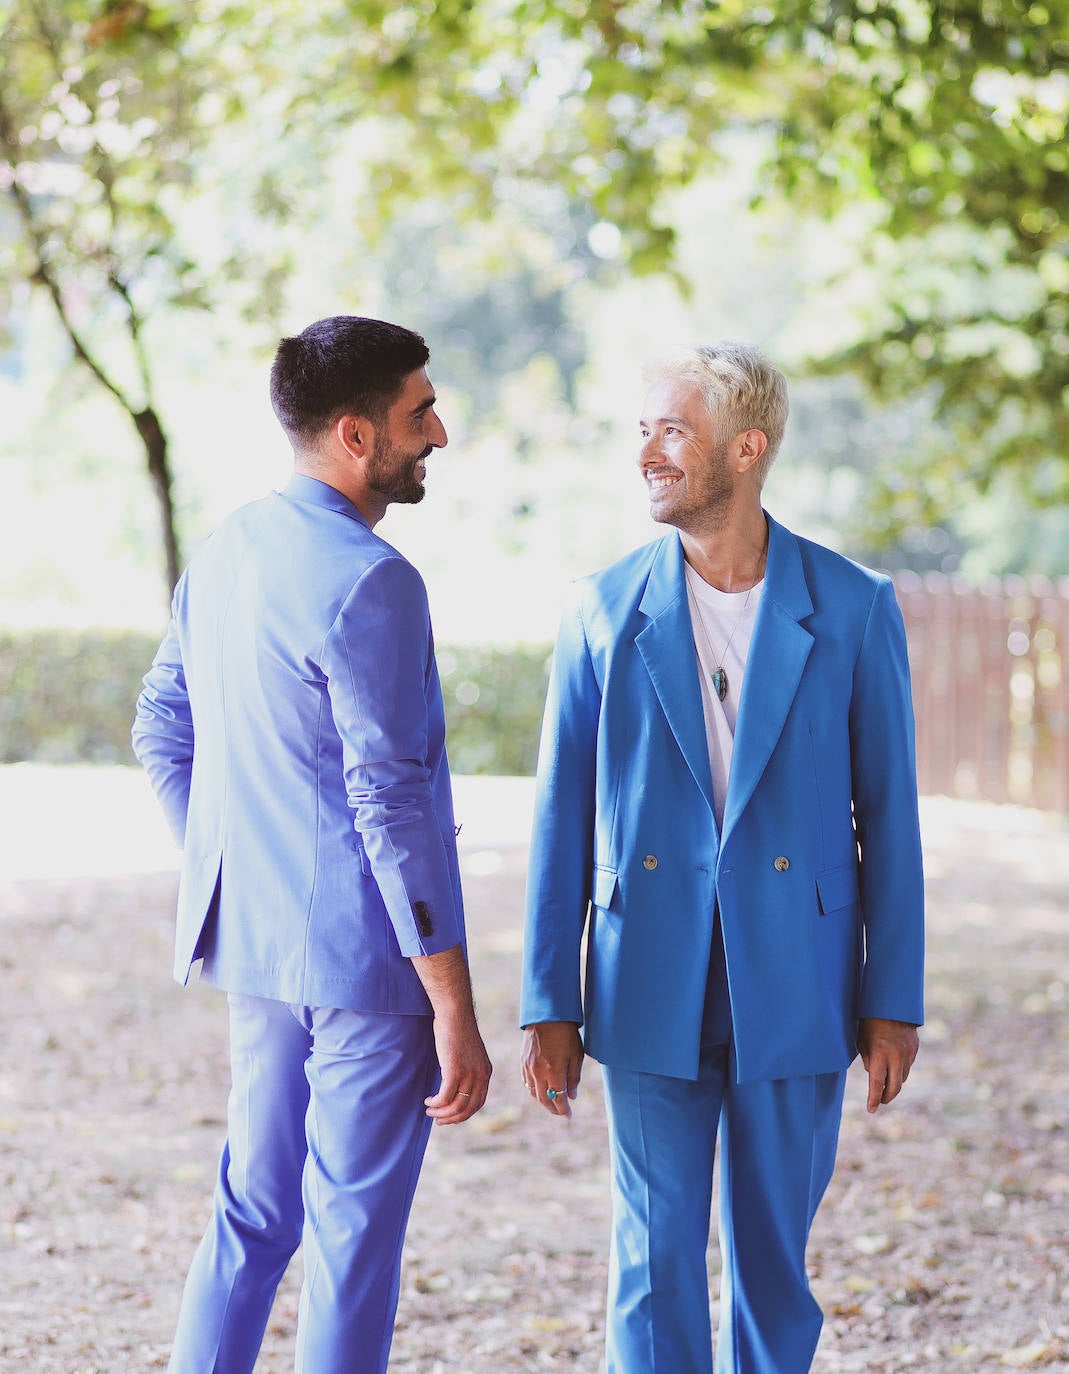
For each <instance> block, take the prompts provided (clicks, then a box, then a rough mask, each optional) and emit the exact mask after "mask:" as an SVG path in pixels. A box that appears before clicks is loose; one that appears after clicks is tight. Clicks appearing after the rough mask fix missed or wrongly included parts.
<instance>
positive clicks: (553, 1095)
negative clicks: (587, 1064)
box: [546, 1088, 564, 1102]
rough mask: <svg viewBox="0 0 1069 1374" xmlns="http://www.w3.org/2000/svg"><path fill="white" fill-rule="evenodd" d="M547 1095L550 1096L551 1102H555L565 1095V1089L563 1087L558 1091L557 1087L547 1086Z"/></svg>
mask: <svg viewBox="0 0 1069 1374" xmlns="http://www.w3.org/2000/svg"><path fill="white" fill-rule="evenodd" d="M546 1096H547V1097H548V1098H549V1100H550V1102H555V1101H556V1100H557V1098H558V1097H563V1096H564V1090H563V1088H562V1089H561V1091H560V1092H558V1091H557V1090H556V1088H547V1089H546Z"/></svg>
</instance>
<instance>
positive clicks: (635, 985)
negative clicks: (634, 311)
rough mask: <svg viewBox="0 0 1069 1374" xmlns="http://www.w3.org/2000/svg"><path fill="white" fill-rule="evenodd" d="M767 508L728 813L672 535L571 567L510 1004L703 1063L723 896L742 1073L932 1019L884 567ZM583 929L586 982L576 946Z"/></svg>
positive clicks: (905, 688) (913, 795)
mask: <svg viewBox="0 0 1069 1374" xmlns="http://www.w3.org/2000/svg"><path fill="white" fill-rule="evenodd" d="M767 518H768V528H769V544H768V557H767V563H766V569H765V583H764V590H763V594H762V598H761V603H760V607H759V609H758V613H757V619H756V623H755V626H754V633H753V638H752V642H751V646H750V652H749V658H748V661H747V667H746V674H745V678H744V681H743V687H742V695H741V700H740V703H739V712H738V719H737V722H736V730H735V740H734V750H733V755H732V762H731V770H730V778H729V783H728V792H727V798H726V809H725V813H724V821H723V833H722V834H719V833H718V831H717V825H716V820H715V817H714V812H713V798H712V783H711V777H710V767H709V755H708V746H707V741H706V734H705V725H704V717H703V709H702V700H701V688H700V682H699V678H698V671H699V670H698V665H697V661H696V656H695V650H694V639H693V633H692V629H691V620H690V612H689V608H688V602H687V595H686V587H685V581H684V558H683V551H682V546H681V543H680V540H679V536H678V535H677V534H676V533H675V532H672V533H670V534H668V535H667V536H665V537H662V538H660V539H657V540H655V541H654V542H653V543H651V544H649V545H647V546H645V547H644V548H641V549H639V550H637V551H635V552H634V553H632V554H630V555H628V556H627V557H625V558H623V559H621V560H620V561H619V562H617V563H616V564H614V565H613V566H612V567H610V568H608V569H607V570H605V571H603V572H601V573H598V574H596V575H594V576H592V577H589V578H586V579H583V580H582V581H580V582H578V583H577V584H575V586H574V587H573V594H572V597H571V601H570V604H569V605H568V607H567V609H566V610H565V613H564V615H563V618H562V622H561V628H560V632H559V635H558V639H557V644H556V648H555V651H554V656H553V665H552V669H551V673H550V686H549V692H548V696H547V702H546V710H545V718H544V722H543V729H542V739H541V745H540V752H539V764H538V784H537V793H536V804H535V823H534V832H533V838H532V847H531V856H530V866H529V876H528V890H527V920H526V932H525V941H524V978H523V993H522V1006H521V1021H522V1022H523V1024H530V1023H532V1022H540V1021H575V1022H577V1023H579V1024H581V1025H583V1027H584V1039H585V1046H586V1049H587V1051H588V1052H589V1053H590V1054H591V1055H592V1056H593V1057H594V1058H595V1059H598V1060H600V1061H602V1062H603V1063H605V1064H609V1065H614V1066H617V1067H620V1068H626V1069H632V1070H637V1071H645V1072H650V1073H659V1074H665V1075H668V1076H675V1077H680V1078H694V1077H696V1076H697V1072H698V1059H699V1041H700V1032H701V1022H702V1015H703V1009H704V1003H705V993H706V979H707V974H708V970H709V959H710V948H711V940H712V934H713V930H714V915H715V912H716V909H717V907H719V912H720V919H721V926H722V931H723V941H724V953H725V957H726V962H727V972H728V982H729V986H730V997H731V1017H732V1025H733V1041H734V1048H735V1055H736V1063H737V1073H738V1078H739V1081H742V1082H745V1081H750V1080H755V1079H771V1078H785V1077H794V1076H797V1075H809V1074H818V1073H826V1072H833V1071H837V1070H839V1069H842V1068H844V1067H846V1065H848V1064H849V1062H850V1061H851V1059H852V1058H853V1057H854V1055H855V1054H856V1048H857V1023H858V1019H859V1018H861V1017H887V1018H891V1019H894V1020H901V1021H909V1022H913V1023H916V1024H919V1023H920V1022H921V1021H922V1020H923V1005H922V1003H923V997H922V983H923V973H922V967H923V944H924V938H923V919H924V917H923V880H922V868H921V846H920V836H919V825H918V813H917V788H916V776H915V763H914V734H913V714H912V704H911V695H910V681H909V667H908V662H907V657H906V640H905V633H904V629H903V624H902V617H901V614H900V612H899V610H898V606H897V603H896V602H895V598H894V591H893V587H892V584H891V583H890V581H889V579H887V578H886V577H883V576H880V575H877V574H875V573H873V572H870V571H869V570H867V569H865V568H862V567H860V566H858V565H857V564H855V563H852V562H850V561H849V560H847V559H846V558H843V557H841V556H840V555H838V554H836V553H833V552H832V551H830V550H828V549H826V548H823V547H821V546H820V545H818V544H815V543H812V542H810V541H808V540H805V539H801V538H798V537H797V536H795V535H794V534H792V533H791V532H790V531H789V530H787V529H785V528H784V527H783V526H781V525H779V524H777V523H776V521H775V520H773V519H772V518H771V517H767ZM584 938H585V944H586V954H585V981H584V979H583V977H582V968H581V947H582V944H583V942H584Z"/></svg>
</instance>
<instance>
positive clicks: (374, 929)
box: [133, 316, 491, 1374]
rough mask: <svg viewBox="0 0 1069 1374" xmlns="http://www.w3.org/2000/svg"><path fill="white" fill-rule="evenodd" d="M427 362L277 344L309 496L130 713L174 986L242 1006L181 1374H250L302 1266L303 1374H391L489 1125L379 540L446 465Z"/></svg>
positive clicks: (279, 500)
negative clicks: (418, 1285) (439, 1174)
mask: <svg viewBox="0 0 1069 1374" xmlns="http://www.w3.org/2000/svg"><path fill="white" fill-rule="evenodd" d="M428 356H429V355H428V351H427V346H426V344H425V343H424V341H423V340H422V339H421V338H420V336H419V335H418V334H413V333H412V332H411V331H410V330H407V329H402V328H400V327H398V326H397V325H392V324H386V323H384V322H382V321H379V320H369V319H363V318H360V317H355V316H339V317H335V318H331V319H325V320H320V321H318V322H317V323H316V324H313V325H311V326H310V327H309V328H308V329H306V330H305V331H304V332H303V333H302V334H300V335H298V336H297V337H296V338H290V339H283V340H282V342H281V343H280V344H279V347H278V352H277V354H276V357H275V361H274V366H273V368H272V371H271V399H272V403H273V405H274V407H275V411H276V414H277V415H278V418H279V421H280V423H281V424H282V426H283V428H284V429H285V431H286V433H287V435H288V436H289V438H290V441H291V443H292V445H293V451H294V466H295V472H294V475H293V477H292V478H291V479H290V481H289V483H288V484H287V485H286V487H285V488H284V489H283V490H282V491H281V492H276V493H273V494H272V495H270V496H268V497H266V498H265V499H264V500H261V501H256V502H253V503H252V504H251V505H249V506H246V507H244V508H243V509H241V510H239V511H237V512H235V513H234V514H233V515H231V516H230V517H229V518H228V519H227V520H226V521H224V522H223V524H222V525H221V526H220V527H219V529H218V530H217V531H216V532H215V534H214V535H213V536H212V537H211V538H210V539H209V540H208V541H207V543H206V544H205V545H204V547H203V548H202V549H201V550H200V552H199V553H198V554H197V555H196V557H195V558H194V559H193V560H192V562H191V563H190V566H189V567H188V568H187V569H186V571H185V573H184V574H183V576H182V578H181V580H180V582H179V584H178V587H177V588H176V591H175V597H174V605H173V613H172V618H171V624H170V627H169V629H168V632H167V635H166V637H165V638H164V641H163V643H162V645H161V646H160V649H159V651H158V653H157V654H156V658H155V660H154V661H153V665H152V668H151V670H150V671H149V673H148V675H147V676H146V678H145V684H144V690H143V691H142V693H141V696H140V698H139V700H138V705H137V719H136V721H135V724H134V732H133V738H134V748H135V751H136V753H137V755H138V757H139V758H140V760H141V762H142V763H143V764H144V766H145V768H146V770H147V772H148V774H149V777H150V779H151V781H152V785H153V787H154V788H155V791H156V793H157V795H158V797H159V799H160V802H161V803H162V805H163V807H164V810H165V812H166V814H167V818H168V820H169V822H170V824H171V827H172V829H173V831H174V834H175V836H176V838H177V839H178V841H179V843H180V844H181V845H182V847H183V865H182V879H181V885H180V889H179V899H178V921H177V934H176V952H175V976H176V977H177V978H178V980H179V981H180V982H183V983H184V982H186V981H187V980H188V978H189V974H190V970H191V967H192V965H193V963H194V961H196V960H198V959H199V960H202V961H203V962H202V968H201V977H202V978H204V979H206V980H207V981H209V982H211V983H214V984H215V985H217V986H218V987H220V988H222V989H224V990H225V991H226V992H227V994H228V998H229V1004H230V1031H231V1073H232V1087H231V1093H230V1100H229V1107H228V1134H227V1140H226V1144H225V1146H224V1149H223V1154H222V1160H221V1165H220V1169H219V1176H218V1182H217V1186H216V1192H215V1207H214V1213H213V1216H212V1219H211V1222H210V1223H209V1226H208V1229H207V1232H206V1233H205V1236H204V1239H203V1241H202V1242H201V1245H200V1248H199V1250H198V1251H197V1254H196V1256H195V1258H194V1260H193V1264H192V1267H191V1269H190V1273H189V1277H188V1279H187V1282H186V1289H185V1294H184V1297H183V1301H182V1308H181V1313H180V1316H179V1320H178V1330H177V1334H176V1336H175V1343H174V1349H173V1353H172V1356H171V1362H170V1366H169V1367H170V1369H171V1370H172V1371H173V1374H208V1372H209V1371H217V1374H247V1372H248V1371H251V1370H252V1369H253V1366H254V1365H255V1362H256V1356H257V1353H258V1351H259V1348H260V1343H261V1341H262V1338H263V1333H264V1329H265V1326H266V1323H267V1319H268V1316H269V1314H270V1310H271V1305H272V1302H273V1299H274V1294H275V1290H276V1288H277V1285H278V1282H279V1280H280V1279H281V1277H282V1274H283V1273H284V1271H285V1269H286V1266H287V1264H288V1262H289V1260H290V1257H291V1256H292V1254H293V1253H294V1251H295V1250H296V1248H297V1246H298V1244H300V1243H301V1242H302V1240H303V1245H304V1267H305V1278H304V1286H303V1289H302V1292H301V1302H300V1312H299V1317H298V1330H297V1365H296V1367H297V1369H298V1370H299V1371H305V1374H335V1372H336V1374H343V1371H344V1374H382V1371H384V1370H385V1369H386V1364H387V1360H388V1357H389V1350H390V1342H391V1338H392V1334H393V1320H394V1312H395V1309H396V1305H397V1296H398V1286H399V1276H400V1265H401V1246H402V1242H403V1238H404V1232H405V1226H406V1224H407V1220H408V1213H409V1208H410V1206H411V1202H412V1197H413V1193H414V1190H415V1186H416V1180H417V1177H418V1174H419V1169H420V1165H421V1162H422V1159H423V1153H424V1150H425V1148H426V1144H427V1138H428V1133H429V1130H430V1126H431V1123H432V1122H433V1121H437V1122H438V1123H439V1124H442V1125H449V1124H453V1123H457V1122H462V1121H466V1120H468V1118H469V1117H471V1116H473V1115H474V1114H475V1113H476V1112H477V1111H478V1110H479V1109H480V1108H481V1107H482V1105H483V1103H484V1101H485V1100H486V1093H487V1088H488V1085H489V1079H490V1073H491V1068H490V1062H489V1060H488V1058H487V1055H486V1051H485V1048H484V1046H483V1042H482V1038H481V1036H480V1034H479V1029H478V1025H477V1023H476V1018H475V1011H474V1006H473V1002H472V993H471V985H470V980H469V976H468V967H467V958H466V953H465V941H464V918H463V908H462V901H461V891H460V877H459V870H458V865H457V854H456V842H455V830H454V823H453V807H452V797H451V792H450V782H449V768H448V763H447V761H446V754H445V721H444V713H443V707H442V693H441V687H440V684H439V681H438V673H437V669H436V666H435V660H434V652H433V642H432V636H431V626H430V618H429V613H428V606H427V596H426V591H425V589H424V586H423V582H422V579H421V578H420V576H419V574H418V573H417V572H416V570H415V568H413V567H412V565H411V564H410V563H408V562H407V561H406V560H405V559H404V558H402V556H401V555H400V554H399V553H398V552H397V551H396V550H395V549H393V548H391V547H390V545H389V544H387V543H386V542H385V541H384V540H382V539H380V538H378V537H377V536H376V535H375V534H374V533H373V532H372V531H373V528H374V526H375V525H376V523H377V522H378V521H379V520H380V519H381V518H382V516H383V514H384V513H385V511H386V508H387V507H388V506H389V505H390V504H391V503H392V502H403V503H413V502H417V501H420V500H421V499H422V497H423V493H424V488H423V482H424V478H425V476H426V460H427V459H428V457H429V456H430V455H431V453H432V452H433V451H434V450H435V449H437V448H443V447H444V446H445V444H446V434H445V430H444V428H443V427H442V423H441V421H440V420H439V418H438V415H437V413H436V410H435V403H436V397H435V393H434V390H433V388H432V386H431V383H430V380H429V379H428V376H427V372H426V369H425V364H426V362H427V360H428Z"/></svg>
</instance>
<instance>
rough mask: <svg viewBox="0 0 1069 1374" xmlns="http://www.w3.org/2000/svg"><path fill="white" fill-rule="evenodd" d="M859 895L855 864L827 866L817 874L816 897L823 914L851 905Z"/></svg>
mask: <svg viewBox="0 0 1069 1374" xmlns="http://www.w3.org/2000/svg"><path fill="white" fill-rule="evenodd" d="M859 896H860V892H859V889H858V885H857V865H856V864H843V866H842V867H841V868H829V869H828V870H827V872H825V873H818V874H817V899H818V901H819V902H820V910H821V913H822V914H823V915H827V913H828V912H829V911H839V910H840V909H841V908H842V907H844V906H852V905H853V903H854V902H856V901H857V900H858V897H859Z"/></svg>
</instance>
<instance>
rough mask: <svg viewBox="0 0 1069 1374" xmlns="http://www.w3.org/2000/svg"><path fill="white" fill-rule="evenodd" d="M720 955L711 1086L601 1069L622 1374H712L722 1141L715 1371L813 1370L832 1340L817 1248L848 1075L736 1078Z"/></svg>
mask: <svg viewBox="0 0 1069 1374" xmlns="http://www.w3.org/2000/svg"><path fill="white" fill-rule="evenodd" d="M714 950H715V951H716V953H715V954H714V959H713V965H712V968H711V970H710V979H709V995H708V998H707V1004H706V1016H705V1024H704V1026H703V1034H702V1054H701V1067H700V1070H699V1075H698V1078H697V1080H696V1081H691V1080H688V1079H679V1078H666V1077H662V1076H661V1075H659V1074H646V1073H634V1072H631V1071H629V1070H621V1069H614V1068H611V1067H604V1069H603V1079H604V1085H605V1099H606V1107H607V1112H608V1119H609V1140H610V1153H611V1161H612V1195H613V1237H612V1246H611V1250H610V1257H609V1295H608V1313H607V1320H606V1359H607V1370H608V1374H713V1367H714V1366H713V1341H712V1329H711V1325H712V1324H711V1320H710V1313H709V1288H708V1280H707V1271H706V1250H707V1247H708V1243H709V1223H710V1211H711V1207H712V1188H713V1160H714V1155H715V1151H716V1144H717V1136H718V1134H719V1138H720V1229H719V1238H720V1250H721V1255H722V1258H723V1270H722V1276H721V1285H720V1326H719V1331H718V1335H717V1350H716V1366H715V1367H716V1374H806V1372H807V1371H808V1370H809V1368H810V1365H811V1364H812V1360H813V1354H814V1352H815V1350H816V1346H817V1340H818V1338H819V1336H820V1328H821V1324H822V1316H821V1311H820V1308H819V1307H818V1305H817V1303H816V1301H815V1299H814V1298H813V1296H812V1294H811V1293H810V1291H809V1283H808V1279H807V1277H806V1270H805V1250H806V1242H807V1240H808V1237H809V1228H810V1226H811V1224H812V1221H813V1218H814V1216H815V1215H816V1211H817V1207H818V1206H819V1204H820V1200H821V1198H822V1197H823V1195H824V1190H825V1189H826V1188H827V1186H828V1183H829V1181H830V1179H831V1175H832V1170H833V1168H834V1165H835V1151H836V1146H837V1143H838V1136H839V1121H840V1116H841V1113H842V1100H843V1089H844V1085H845V1079H846V1074H845V1072H843V1073H832V1074H821V1075H819V1076H817V1077H813V1078H792V1079H779V1080H776V1081H772V1082H762V1083H744V1084H739V1083H736V1082H735V1081H734V1079H735V1074H734V1069H735V1065H734V1057H733V1055H732V1053H731V1043H730V1041H731V1019H730V1008H729V1003H728V996H727V979H726V974H725V971H724V968H723V956H722V946H721V945H720V940H719V935H718V938H717V939H716V940H715V941H714Z"/></svg>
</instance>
